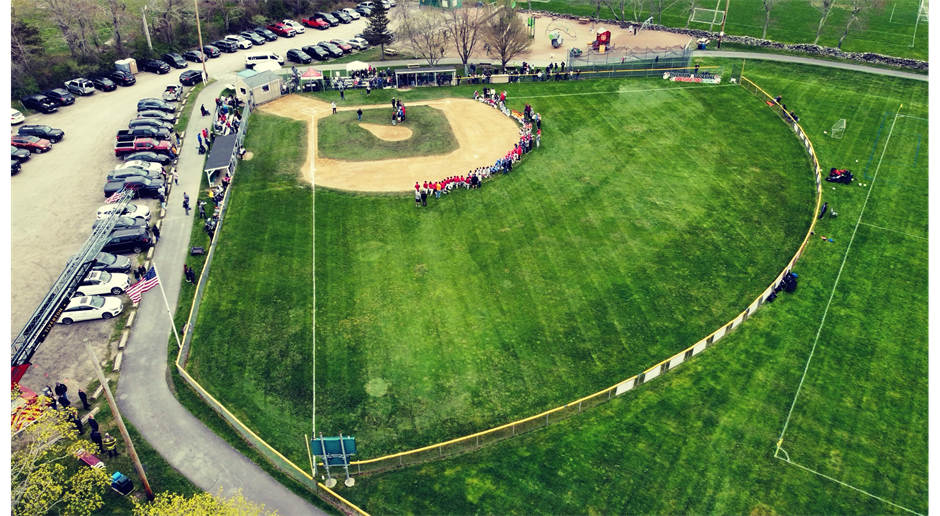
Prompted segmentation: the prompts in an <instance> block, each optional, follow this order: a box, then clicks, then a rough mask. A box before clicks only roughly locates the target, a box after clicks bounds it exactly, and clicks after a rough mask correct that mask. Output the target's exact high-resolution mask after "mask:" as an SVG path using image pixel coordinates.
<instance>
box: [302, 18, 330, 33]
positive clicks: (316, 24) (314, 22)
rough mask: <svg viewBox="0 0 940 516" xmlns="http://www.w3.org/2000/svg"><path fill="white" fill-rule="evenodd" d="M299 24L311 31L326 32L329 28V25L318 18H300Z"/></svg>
mask: <svg viewBox="0 0 940 516" xmlns="http://www.w3.org/2000/svg"><path fill="white" fill-rule="evenodd" d="M300 22H301V23H303V24H304V25H305V26H307V27H310V28H312V29H318V30H326V29H329V28H330V24H329V23H327V22H325V21H323V20H321V19H319V18H301V19H300Z"/></svg>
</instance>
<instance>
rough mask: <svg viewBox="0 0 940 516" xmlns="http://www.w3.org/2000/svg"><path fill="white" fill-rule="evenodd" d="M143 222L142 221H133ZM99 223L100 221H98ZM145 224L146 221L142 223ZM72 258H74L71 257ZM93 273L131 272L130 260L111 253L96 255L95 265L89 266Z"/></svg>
mask: <svg viewBox="0 0 940 516" xmlns="http://www.w3.org/2000/svg"><path fill="white" fill-rule="evenodd" d="M134 220H143V219H134ZM99 222H100V221H99ZM144 224H146V221H144ZM72 258H74V256H73V257H72ZM91 270H93V271H105V272H122V273H125V274H126V273H128V272H130V271H131V260H130V259H129V258H128V257H126V256H117V255H114V254H111V253H98V254H97V255H96V256H95V264H94V265H92V266H91Z"/></svg>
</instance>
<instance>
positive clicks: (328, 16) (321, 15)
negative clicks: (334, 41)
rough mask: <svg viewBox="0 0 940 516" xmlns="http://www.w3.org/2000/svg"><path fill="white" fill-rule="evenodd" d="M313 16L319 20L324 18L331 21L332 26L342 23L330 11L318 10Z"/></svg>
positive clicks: (327, 21)
mask: <svg viewBox="0 0 940 516" xmlns="http://www.w3.org/2000/svg"><path fill="white" fill-rule="evenodd" d="M313 17H314V18H315V19H317V20H323V21H325V22H326V23H329V24H330V27H336V26H337V25H339V24H340V21H339V19H337V18H336V17H335V16H333V15H332V14H330V13H324V12H317V13H313Z"/></svg>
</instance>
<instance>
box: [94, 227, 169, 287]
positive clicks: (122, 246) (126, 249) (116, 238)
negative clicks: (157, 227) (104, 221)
mask: <svg viewBox="0 0 940 516" xmlns="http://www.w3.org/2000/svg"><path fill="white" fill-rule="evenodd" d="M152 246H153V240H152V239H151V238H150V232H149V231H148V230H147V229H145V228H128V229H118V230H116V231H112V232H111V238H110V239H109V240H108V241H107V243H105V244H104V247H102V248H101V250H102V251H105V252H108V253H134V254H138V253H142V252H144V251H146V250H148V249H150V248H151V247H152ZM91 274H95V273H94V272H92V273H91ZM91 274H89V276H91ZM103 274H108V273H107V272H105V273H103ZM79 288H81V287H79ZM124 288H125V289H126V288H127V287H124ZM115 295H116V294H115Z"/></svg>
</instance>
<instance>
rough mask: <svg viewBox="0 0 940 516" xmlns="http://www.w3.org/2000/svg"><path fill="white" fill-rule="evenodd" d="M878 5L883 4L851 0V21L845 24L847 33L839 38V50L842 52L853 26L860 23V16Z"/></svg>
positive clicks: (876, 0) (866, 0)
mask: <svg viewBox="0 0 940 516" xmlns="http://www.w3.org/2000/svg"><path fill="white" fill-rule="evenodd" d="M876 5H881V2H880V1H878V0H851V4H850V7H849V21H848V23H846V24H845V31H844V32H843V33H842V37H841V38H839V45H838V47H839V50H842V42H843V41H845V37H846V36H848V35H849V29H850V28H851V27H852V25H855V24H857V23H859V15H860V14H861V13H862V12H863V11H868V10H870V9H872V8H874V7H875V6H876Z"/></svg>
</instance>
